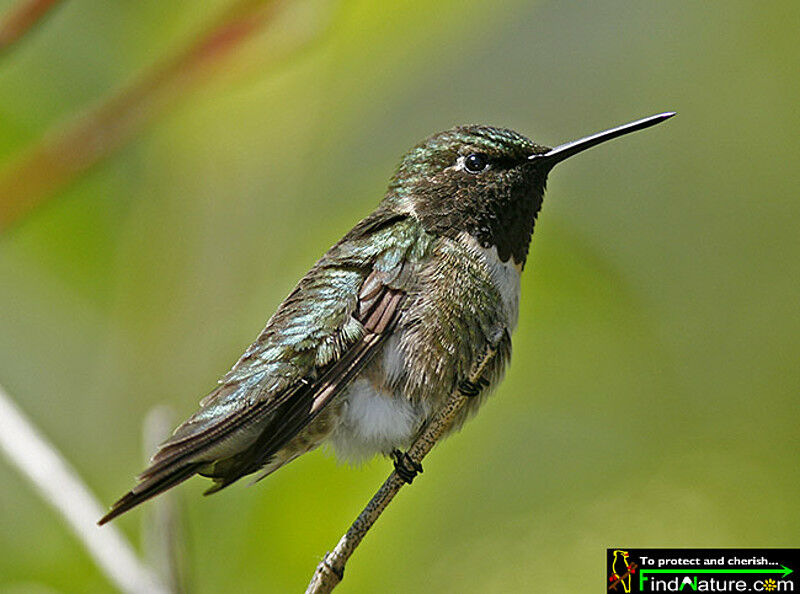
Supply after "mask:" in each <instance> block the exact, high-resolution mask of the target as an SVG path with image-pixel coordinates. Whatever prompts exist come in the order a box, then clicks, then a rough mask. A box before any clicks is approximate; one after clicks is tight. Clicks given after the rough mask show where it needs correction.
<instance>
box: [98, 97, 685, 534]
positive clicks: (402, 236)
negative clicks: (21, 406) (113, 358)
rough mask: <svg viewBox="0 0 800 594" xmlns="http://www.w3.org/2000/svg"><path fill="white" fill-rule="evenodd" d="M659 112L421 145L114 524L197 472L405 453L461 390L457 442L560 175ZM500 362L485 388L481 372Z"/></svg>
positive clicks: (470, 130)
mask: <svg viewBox="0 0 800 594" xmlns="http://www.w3.org/2000/svg"><path fill="white" fill-rule="evenodd" d="M673 115H675V114H674V113H673V112H666V113H661V114H658V115H654V116H651V117H648V118H644V119H641V120H637V121H634V122H630V123H628V124H624V125H622V126H618V127H616V128H612V129H610V130H606V131H604V132H600V133H597V134H594V135H591V136H588V137H585V138H582V139H580V140H576V141H573V142H568V143H566V144H562V145H560V146H557V147H555V148H550V147H547V146H544V145H540V144H537V143H535V142H533V141H531V140H529V139H528V138H526V137H525V136H523V135H521V134H519V133H517V132H514V131H512V130H508V129H504V128H495V127H490V126H459V127H456V128H452V129H450V130H447V131H445V132H440V133H438V134H434V135H433V136H431V137H429V138H428V139H427V140H425V141H423V142H422V143H420V144H418V145H417V146H415V147H414V148H412V149H411V150H410V151H409V152H408V153H407V154H406V155H405V156H404V157H403V158H402V160H401V162H400V165H399V167H398V168H397V170H396V172H395V174H394V176H393V178H392V179H391V181H390V183H389V187H388V190H387V192H386V194H385V197H384V198H383V200H382V201H381V202H380V203H379V204H378V206H377V208H376V209H375V210H374V211H373V212H372V213H371V214H370V215H368V216H367V217H366V218H364V219H363V220H362V221H360V222H359V223H358V224H357V225H356V226H355V227H353V229H352V230H351V231H349V232H348V233H347V234H346V235H345V236H344V237H343V238H342V239H341V240H340V241H339V242H338V243H336V244H335V245H334V246H333V247H332V248H331V249H329V250H328V251H327V252H326V253H325V255H323V256H322V257H321V258H320V259H319V260H318V261H317V262H316V264H314V266H313V267H312V268H311V270H310V271H309V272H308V273H307V274H306V275H305V276H304V277H303V278H302V279H300V281H299V282H298V284H297V285H296V286H295V288H294V289H293V290H292V292H291V293H290V294H289V296H288V297H287V298H286V299H285V300H284V301H283V302H282V303H281V304H280V306H278V309H277V311H276V312H275V314H274V315H273V316H272V317H271V318H270V319H269V321H268V322H267V325H266V327H265V328H264V330H263V331H262V332H261V334H259V336H258V338H257V339H256V340H255V342H253V344H251V345H250V346H249V347H248V348H247V350H246V351H245V352H244V354H243V355H242V356H241V358H240V359H239V360H238V361H237V362H236V364H235V365H234V366H233V368H232V369H231V370H230V371H229V372H228V373H227V374H226V375H225V376H224V377H223V378H222V379H221V380H220V381H219V383H218V385H217V386H216V388H215V389H214V390H213V391H212V392H211V393H210V394H208V395H207V396H206V397H205V398H204V399H203V400H202V401H201V402H200V408H199V410H198V411H197V412H195V413H194V414H193V415H192V416H191V417H189V419H188V420H187V421H186V422H184V423H183V424H182V425H180V426H179V427H178V428H177V429H176V430H175V432H174V433H173V435H172V436H171V437H170V438H169V439H168V440H167V441H165V442H164V443H163V444H162V445H161V446H160V447H159V448H158V450H157V451H156V453H155V454H154V455H153V457H152V459H151V461H150V465H149V467H148V468H147V469H145V470H144V472H142V473H141V474H140V475H139V477H138V482H137V484H136V485H135V486H134V487H133V488H132V489H131V490H130V491H129V492H128V493H127V494H125V495H124V496H123V497H122V498H121V499H119V501H117V502H116V503H115V504H114V505H113V506H112V507H111V509H110V511H109V512H108V513H107V514H106V515H105V516H103V518H101V519H100V521H99V522H98V523H99V524H104V523H106V522H108V521H109V520H111V519H113V518H115V517H117V516H119V515H120V514H122V513H124V512H126V511H128V510H130V509H131V508H133V507H135V506H137V505H139V504H140V503H142V502H144V501H146V500H148V499H150V498H151V497H154V496H156V495H158V494H160V493H162V492H164V491H166V490H167V489H170V488H171V487H174V486H176V485H178V484H179V483H182V482H183V481H185V480H187V479H188V478H190V477H192V476H194V475H196V474H198V475H202V476H204V477H208V478H211V479H212V480H213V481H214V482H213V485H212V486H211V487H210V488H209V489H208V490H207V491H206V494H210V493H214V492H216V491H219V490H220V489H223V488H225V487H227V486H228V485H230V484H231V483H233V482H235V481H237V480H238V479H240V478H241V477H243V476H245V475H249V474H253V473H259V474H258V475H257V477H256V480H260V479H261V478H264V477H265V476H267V475H269V474H271V473H273V472H274V471H276V470H277V469H279V468H281V467H282V466H283V465H285V464H287V463H289V462H291V461H292V460H294V459H295V458H297V457H298V456H301V455H302V454H305V453H306V452H309V451H311V450H314V449H315V448H317V447H318V446H320V445H322V444H323V443H328V444H331V445H332V446H333V449H334V450H335V452H336V455H337V457H338V458H340V459H343V460H345V461H351V462H359V461H363V460H366V459H368V458H371V457H373V456H375V455H376V454H383V455H386V456H390V457H392V458H393V459H394V465H395V468H396V470H397V473H398V475H399V476H400V477H401V478H403V480H405V481H406V482H409V483H410V482H411V481H412V480H413V479H414V476H415V475H416V474H417V473H418V472H420V471H421V470H422V468H421V466H420V465H419V464H418V463H416V462H414V461H412V460H411V459H410V458H409V457H408V456H407V455H405V454H404V452H403V451H404V449H406V448H408V447H409V446H410V445H411V444H412V443H413V441H414V439H415V437H416V436H417V435H419V434H420V432H421V431H422V430H423V428H424V427H425V426H426V423H428V422H429V421H430V420H431V419H433V418H434V416H435V415H436V413H437V411H438V410H439V409H440V408H441V407H442V406H443V405H444V403H445V402H446V400H447V399H448V397H449V396H450V394H451V393H452V392H453V391H454V390H460V391H461V392H462V393H463V394H464V395H466V396H469V397H470V398H469V400H468V402H467V404H466V405H465V406H464V407H463V408H462V409H461V410H460V411H459V414H458V416H457V417H456V419H455V421H454V422H453V425H452V426H451V427H450V430H451V431H452V430H454V429H458V428H460V427H461V426H462V425H463V423H464V421H465V420H466V419H467V418H468V417H470V416H471V415H472V414H474V413H475V412H476V411H477V410H478V408H479V407H480V405H481V404H482V403H483V402H484V401H485V400H486V397H487V396H488V395H489V394H490V393H491V392H492V390H493V389H494V388H495V387H496V386H497V384H498V383H499V382H500V380H501V379H502V377H503V373H504V371H505V369H506V367H507V364H508V363H509V360H510V357H511V334H512V332H513V331H514V328H515V326H516V325H517V318H518V315H519V300H520V275H521V273H522V271H523V269H524V267H525V263H526V261H527V258H528V249H529V245H530V242H531V237H532V235H533V229H534V224H535V222H536V218H537V215H538V214H539V211H540V209H541V206H542V200H543V197H544V191H545V185H546V182H547V176H548V174H549V173H550V171H551V170H552V169H553V167H554V166H555V165H556V164H558V163H560V162H561V161H563V160H565V159H567V158H569V157H571V156H573V155H576V154H578V153H580V152H582V151H584V150H586V149H588V148H591V147H593V146H595V145H597V144H600V143H602V142H605V141H607V140H610V139H612V138H616V137H618V136H621V135H623V134H628V133H630V132H634V131H636V130H641V129H643V128H647V127H649V126H653V125H655V124H658V123H660V122H663V121H664V120H666V119H668V118H670V117H672V116H673ZM490 350H491V352H492V353H494V356H493V357H492V358H491V360H490V361H489V362H488V364H487V365H486V366H485V367H484V368H483V371H482V374H481V376H480V377H479V378H478V380H477V381H474V380H469V379H468V377H469V373H470V370H471V369H472V368H473V365H475V364H476V362H479V361H481V360H482V357H484V356H485V355H486V353H487V352H489V351H490Z"/></svg>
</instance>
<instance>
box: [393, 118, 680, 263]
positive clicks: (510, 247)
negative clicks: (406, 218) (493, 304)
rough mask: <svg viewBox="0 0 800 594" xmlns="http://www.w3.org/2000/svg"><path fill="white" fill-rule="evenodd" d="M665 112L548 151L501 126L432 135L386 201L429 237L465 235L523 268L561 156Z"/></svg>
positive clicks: (413, 153)
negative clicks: (550, 176) (552, 172)
mask: <svg viewBox="0 0 800 594" xmlns="http://www.w3.org/2000/svg"><path fill="white" fill-rule="evenodd" d="M672 115H674V114H672V113H664V114H659V115H657V116H652V117H650V118H646V119H644V120H638V121H636V122H632V123H630V124H625V125H624V126H620V127H618V128H614V129H612V130H607V131H605V132H601V133H599V134H595V135H593V136H589V137H587V138H583V139H581V140H577V141H575V142H570V143H567V144H564V145H561V146H558V147H556V148H550V147H547V146H544V145H541V144H536V143H535V142H533V141H531V140H529V139H528V138H526V137H525V136H523V135H521V134H519V133H517V132H514V131H513V130H508V129H505V128H494V127H491V126H459V127H456V128H453V129H451V130H447V131H445V132H440V133H438V134H434V135H433V136H431V137H430V138H428V139H427V140H425V141H424V142H422V143H420V144H418V145H417V146H415V147H414V148H413V149H411V150H410V151H409V152H408V153H407V154H406V155H405V156H404V157H403V159H402V161H401V162H400V166H399V167H398V169H397V172H396V173H395V175H394V177H393V178H392V181H391V183H390V185H389V192H388V195H387V198H388V199H389V200H390V201H392V202H394V203H395V204H396V205H397V207H398V208H400V209H402V210H404V211H406V212H409V213H410V214H412V215H413V216H415V217H416V218H417V219H419V220H420V222H421V223H422V225H423V226H424V227H425V228H426V229H427V230H428V231H429V232H431V233H435V234H439V235H445V236H449V237H455V236H458V235H459V234H461V233H468V234H469V235H471V236H472V237H473V238H475V240H476V241H477V242H478V243H479V244H480V245H481V246H482V247H484V248H491V247H493V246H495V247H496V248H497V252H498V255H499V257H500V259H501V260H502V261H504V262H505V261H507V260H508V259H509V258H513V259H514V261H515V263H517V264H519V265H522V264H524V262H525V259H526V257H527V254H528V245H529V243H530V238H531V234H532V233H533V226H534V223H535V221H536V215H537V214H538V212H539V209H540V208H541V205H542V198H543V195H544V189H545V185H546V182H547V175H548V173H549V172H550V170H551V169H552V168H553V167H554V166H555V165H556V164H557V163H560V162H561V161H563V160H564V159H566V158H568V157H571V156H572V155H575V154H577V153H579V152H581V151H583V150H585V149H587V148H590V147H592V146H595V145H596V144H599V143H601V142H604V141H606V140H610V139H611V138H615V137H617V136H620V135H622V134H626V133H628V132H633V131H635V130H640V129H642V128H646V127H648V126H652V125H654V124H656V123H658V122H661V121H663V120H665V119H667V118H668V117H671V116H672Z"/></svg>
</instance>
